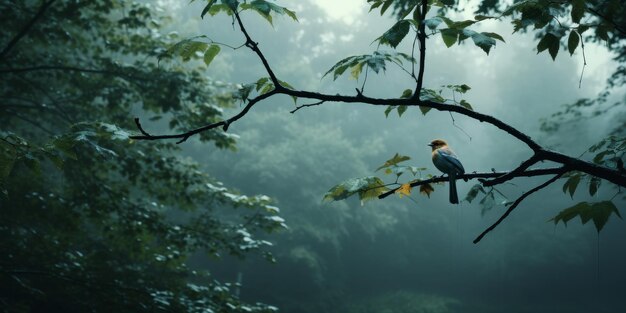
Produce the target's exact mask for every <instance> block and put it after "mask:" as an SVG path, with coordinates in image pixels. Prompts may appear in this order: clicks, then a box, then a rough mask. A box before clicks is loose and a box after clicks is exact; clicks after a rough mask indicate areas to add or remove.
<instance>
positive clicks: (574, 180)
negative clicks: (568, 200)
mask: <svg viewBox="0 0 626 313" xmlns="http://www.w3.org/2000/svg"><path fill="white" fill-rule="evenodd" d="M580 177H581V175H574V176H572V177H570V178H569V179H568V180H567V191H568V192H569V195H570V197H572V198H573V197H574V193H575V192H576V188H578V184H579V183H580Z"/></svg>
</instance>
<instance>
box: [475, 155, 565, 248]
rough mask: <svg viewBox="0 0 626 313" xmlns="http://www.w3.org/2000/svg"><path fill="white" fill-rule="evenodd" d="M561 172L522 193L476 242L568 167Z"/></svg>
mask: <svg viewBox="0 0 626 313" xmlns="http://www.w3.org/2000/svg"><path fill="white" fill-rule="evenodd" d="M561 171H562V172H561V173H559V174H556V175H555V176H554V177H552V178H550V179H549V180H548V181H546V182H544V183H543V184H541V185H539V186H537V187H535V188H533V189H531V190H529V191H527V192H525V193H524V194H523V195H521V196H520V197H519V198H517V200H515V202H513V204H512V205H511V206H510V207H509V209H508V210H506V212H504V214H502V216H500V218H499V219H498V220H497V221H496V222H495V223H493V225H491V226H489V228H487V229H485V231H483V232H482V233H481V234H480V235H478V237H476V239H474V243H478V242H479V241H480V240H481V239H483V237H485V235H487V233H489V232H490V231H492V230H494V229H495V228H496V227H497V226H498V225H500V223H502V221H504V219H505V218H507V216H509V214H511V212H513V210H515V208H517V206H518V205H519V204H520V203H522V201H523V200H524V199H526V197H528V196H530V195H531V194H533V193H535V192H537V191H539V190H541V189H543V188H545V187H546V186H548V185H550V184H552V183H553V182H555V181H556V180H557V179H559V178H561V176H563V174H565V173H566V172H567V168H566V167H562V168H561Z"/></svg>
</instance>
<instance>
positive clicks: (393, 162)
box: [375, 153, 411, 172]
mask: <svg viewBox="0 0 626 313" xmlns="http://www.w3.org/2000/svg"><path fill="white" fill-rule="evenodd" d="M410 159H411V157H409V156H406V155H399V154H398V153H396V154H395V155H394V156H393V157H392V158H391V159H389V160H387V161H385V164H383V165H381V166H379V167H378V168H377V169H376V171H378V170H380V169H383V168H386V167H390V166H394V165H397V164H398V163H400V162H404V161H407V160H410ZM376 171H375V172H376Z"/></svg>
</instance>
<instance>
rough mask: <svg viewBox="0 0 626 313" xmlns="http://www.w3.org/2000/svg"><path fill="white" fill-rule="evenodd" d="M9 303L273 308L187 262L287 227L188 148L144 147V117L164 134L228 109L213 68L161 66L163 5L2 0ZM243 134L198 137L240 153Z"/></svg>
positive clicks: (4, 289) (133, 308)
mask: <svg viewBox="0 0 626 313" xmlns="http://www.w3.org/2000/svg"><path fill="white" fill-rule="evenodd" d="M0 12H1V14H2V16H5V17H9V16H10V17H11V18H8V19H5V20H4V21H3V32H2V34H1V35H0V43H1V45H2V49H3V50H2V54H1V59H0V79H1V81H2V84H1V85H0V99H1V102H0V188H1V192H2V194H1V195H0V214H1V216H2V218H1V219H0V237H1V239H0V250H1V251H2V255H1V256H0V307H1V308H2V310H3V311H6V312H86V311H93V312H156V311H165V312H230V311H241V310H245V311H273V310H275V308H273V307H271V306H267V305H263V304H245V303H243V302H241V301H240V300H239V298H238V296H237V293H236V290H237V289H238V288H239V287H238V286H235V285H233V284H230V283H221V282H219V281H217V280H215V279H214V278H212V276H211V275H210V273H208V272H205V271H201V270H194V269H193V268H189V267H188V265H187V264H186V262H187V260H188V258H189V257H190V256H194V255H198V254H199V255H201V256H203V257H202V258H203V259H207V260H214V259H219V258H220V257H221V256H223V255H235V256H237V257H244V256H246V255H248V254H250V253H251V252H254V251H258V252H259V253H260V254H262V255H263V256H265V257H267V258H269V259H270V260H271V259H272V257H271V255H270V254H269V253H268V252H267V251H266V250H265V248H266V247H268V246H270V245H271V243H270V242H268V241H266V240H263V239H262V238H258V237H257V234H259V233H269V232H273V231H275V230H277V229H280V228H284V227H285V224H284V221H283V219H282V218H280V217H279V216H278V215H277V214H278V208H276V207H275V206H273V205H272V201H271V200H270V199H269V198H268V197H267V196H263V195H259V196H245V195H241V194H238V193H237V192H236V191H233V190H230V189H228V188H226V187H224V186H223V185H222V184H221V183H220V182H219V181H217V180H215V179H214V178H212V177H210V176H209V175H207V174H205V173H203V172H202V171H200V168H199V166H198V164H196V163H194V162H193V161H190V160H188V159H184V158H182V157H180V156H178V151H179V149H178V147H177V146H176V145H174V144H171V143H138V142H135V141H133V140H131V139H129V134H128V133H127V132H126V131H125V130H124V128H125V129H129V128H131V127H134V125H133V122H132V121H133V120H132V116H133V115H134V114H147V113H149V116H151V117H153V118H152V119H153V120H159V119H164V120H165V121H166V122H167V123H162V125H163V126H164V127H168V128H169V129H177V128H188V127H191V126H195V125H198V124H202V123H207V122H210V121H213V120H216V119H220V118H221V113H222V111H223V109H224V108H227V107H229V106H231V105H232V100H231V90H232V88H230V87H229V86H227V85H224V84H221V85H220V84H216V83H214V82H212V81H211V80H209V79H208V78H207V77H206V76H205V75H204V74H202V70H203V69H204V66H203V65H201V64H196V65H185V66H180V65H175V64H174V65H171V64H170V65H164V64H160V65H159V64H158V56H159V55H160V54H162V53H163V51H164V50H165V47H167V46H169V45H170V44H171V43H172V41H174V40H176V37H177V35H176V33H174V32H170V33H169V34H166V33H165V30H166V27H167V22H168V20H169V18H168V17H167V16H165V15H163V14H162V13H159V12H163V8H159V7H158V5H156V4H152V3H138V2H132V1H121V0H120V1H117V0H101V1H60V0H59V1H54V0H49V1H43V2H41V1H17V2H15V1H2V2H0ZM235 139H236V136H235V135H230V134H226V133H224V132H222V131H210V132H205V133H203V134H202V135H201V137H200V140H202V141H207V142H212V143H214V144H215V146H217V147H219V148H229V149H234V147H235V146H234V145H235Z"/></svg>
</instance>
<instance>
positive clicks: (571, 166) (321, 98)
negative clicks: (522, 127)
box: [131, 1, 626, 187]
mask: <svg viewBox="0 0 626 313" xmlns="http://www.w3.org/2000/svg"><path fill="white" fill-rule="evenodd" d="M426 9H427V1H422V12H421V16H422V19H423V18H425V15H426ZM235 19H236V20H237V23H238V24H239V27H240V29H241V31H242V33H243V34H244V36H245V37H246V43H245V45H246V46H247V47H248V48H250V49H251V50H252V51H253V52H254V53H255V54H256V55H257V56H258V57H259V59H260V60H261V62H262V63H263V66H264V68H265V70H266V71H267V73H268V75H269V76H270V79H271V80H272V82H273V83H274V87H275V88H274V90H272V91H270V92H269V93H266V94H263V95H259V96H257V97H256V98H254V99H252V100H249V102H248V104H247V105H246V107H245V108H244V109H243V110H242V111H241V112H239V113H238V114H237V115H235V116H233V117H231V118H229V119H227V120H224V121H221V122H217V123H213V124H209V125H205V126H202V127H200V128H196V129H192V130H190V131H187V132H184V133H179V134H174V135H156V136H155V135H150V134H148V133H147V132H145V130H143V128H141V124H140V123H139V121H138V120H137V125H138V127H139V130H140V132H141V133H142V135H138V136H131V138H133V139H138V140H159V139H180V140H179V141H178V143H181V142H184V141H185V140H187V139H188V138H189V137H190V136H193V135H195V134H198V133H200V132H203V131H206V130H209V129H213V128H216V127H219V126H222V127H223V130H224V131H227V130H228V127H229V125H230V124H231V123H232V122H235V121H237V120H239V119H240V118H242V117H243V116H245V115H246V114H247V113H248V111H249V110H250V109H251V108H252V106H254V105H255V104H256V103H258V102H259V101H261V100H264V99H267V98H269V97H271V96H273V95H277V94H283V95H288V96H293V97H298V98H306V99H312V100H318V103H319V104H321V103H324V102H344V103H363V104H369V105H381V106H390V105H392V106H400V105H405V106H418V107H427V108H432V109H436V110H438V111H447V112H455V113H459V114H461V115H465V116H467V117H469V118H472V119H474V120H477V121H479V122H485V123H488V124H491V125H493V126H495V127H497V128H499V129H500V130H502V131H504V132H506V133H508V134H510V135H511V136H513V137H515V138H516V139H518V140H519V141H521V142H523V143H525V144H526V145H527V146H528V147H529V148H530V149H531V150H532V151H533V152H534V153H535V154H534V155H533V156H532V157H531V158H530V159H528V160H526V161H524V162H523V163H522V164H521V165H520V166H519V167H518V168H517V169H515V170H513V171H511V172H508V173H501V174H499V175H498V176H502V177H498V176H489V177H494V178H497V179H495V180H492V181H491V182H489V183H488V184H489V185H495V184H497V183H501V182H504V181H507V180H509V179H511V178H513V177H519V176H524V175H522V174H523V173H526V172H527V171H526V169H527V168H528V167H530V166H531V165H533V164H535V163H537V162H539V161H542V160H549V161H554V162H557V163H561V164H563V165H564V166H566V167H568V170H578V171H581V172H585V173H587V174H590V175H593V176H596V177H598V178H602V179H606V180H608V181H610V182H612V183H614V184H617V185H619V186H623V187H626V174H625V173H621V172H620V171H619V170H617V169H612V168H608V167H604V166H600V165H596V164H593V163H590V162H587V161H583V160H580V159H576V158H573V157H570V156H566V155H564V154H560V153H557V152H553V151H549V150H546V149H545V148H543V147H542V146H541V145H539V144H538V143H537V142H535V141H534V140H533V139H532V138H530V137H529V136H528V135H526V134H524V133H523V132H521V131H519V130H518V129H516V128H514V127H513V126H511V125H509V124H507V123H504V122H502V121H501V120H499V119H497V118H495V117H493V116H490V115H487V114H483V113H479V112H476V111H473V110H470V109H467V108H465V107H462V106H460V105H456V104H447V103H439V102H434V101H431V100H421V99H419V93H420V91H421V84H422V83H423V72H424V64H423V63H424V62H425V61H424V60H425V53H426V48H425V40H426V32H425V26H424V24H423V23H421V24H420V27H419V28H418V39H419V41H420V73H419V75H418V79H417V83H418V89H417V90H416V91H415V94H414V95H413V97H412V98H409V99H406V98H400V99H398V98H396V99H381V98H372V97H368V96H365V95H363V94H362V93H361V92H359V91H358V89H357V95H356V96H344V95H339V94H336V95H330V94H322V93H318V92H311V91H304V90H294V89H288V88H285V87H283V86H282V85H281V84H280V81H279V80H278V78H277V77H276V75H275V74H274V72H273V70H272V68H271V67H270V65H269V63H268V62H267V59H266V58H265V56H264V55H263V53H262V52H261V50H260V49H259V48H258V45H257V43H256V42H254V41H253V40H252V38H251V37H250V35H249V34H248V32H247V30H246V28H245V26H244V25H243V22H242V21H241V18H240V16H239V13H238V12H235ZM420 29H421V31H420ZM416 95H417V96H416ZM318 103H314V104H312V105H318ZM312 105H305V106H312ZM302 107H304V106H300V107H297V108H296V110H294V111H292V113H293V112H295V111H297V110H298V109H299V108H302ZM528 172H529V171H528ZM490 175H493V173H490ZM543 175H545V174H543ZM460 178H462V177H460Z"/></svg>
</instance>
